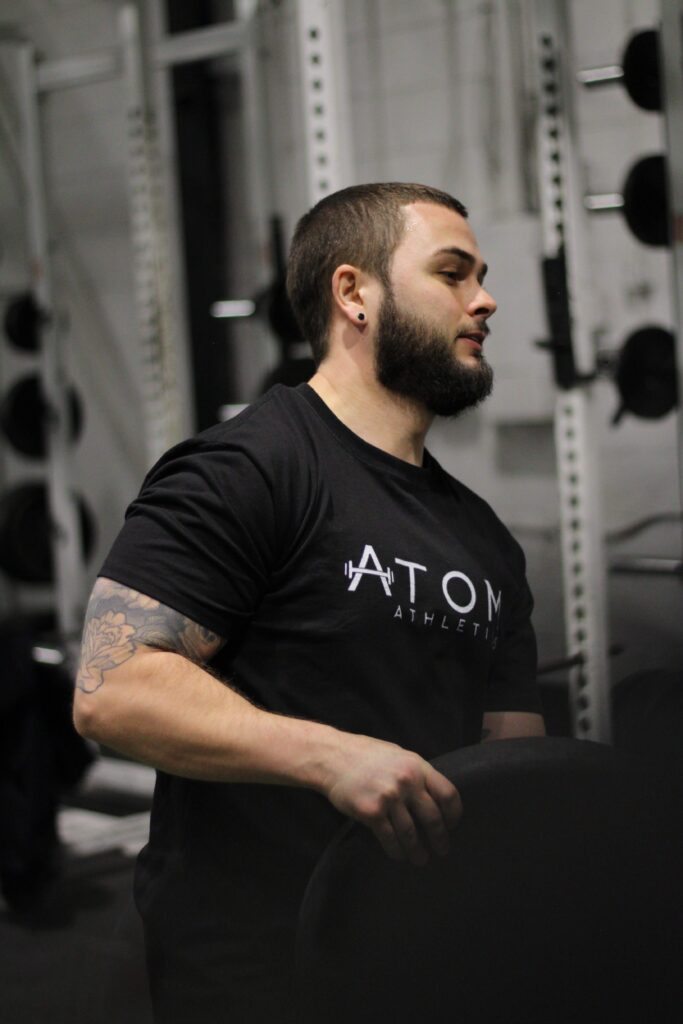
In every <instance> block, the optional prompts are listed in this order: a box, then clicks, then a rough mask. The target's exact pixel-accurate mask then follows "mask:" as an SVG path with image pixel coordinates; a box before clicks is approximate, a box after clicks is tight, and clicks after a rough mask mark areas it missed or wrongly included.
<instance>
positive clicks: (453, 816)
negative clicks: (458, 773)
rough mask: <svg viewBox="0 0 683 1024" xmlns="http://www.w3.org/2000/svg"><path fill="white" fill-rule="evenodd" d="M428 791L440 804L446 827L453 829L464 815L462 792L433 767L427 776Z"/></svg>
mask: <svg viewBox="0 0 683 1024" xmlns="http://www.w3.org/2000/svg"><path fill="white" fill-rule="evenodd" d="M425 785H426V787H427V792H428V793H429V794H430V796H431V797H433V799H434V800H435V801H436V803H437V804H438V805H439V809H440V810H441V813H442V815H443V820H444V822H445V825H446V828H448V829H452V828H455V826H456V825H457V824H458V822H459V821H460V819H461V817H462V800H461V799H460V793H458V791H457V789H456V788H455V786H454V785H453V783H452V782H451V781H450V779H447V778H446V776H445V775H442V774H441V772H437V770H436V769H435V768H432V769H431V771H430V772H428V774H427V776H426V778H425Z"/></svg>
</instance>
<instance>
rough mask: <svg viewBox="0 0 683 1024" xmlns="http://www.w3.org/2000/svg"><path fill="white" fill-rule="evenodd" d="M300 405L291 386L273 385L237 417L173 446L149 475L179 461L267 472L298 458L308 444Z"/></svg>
mask: <svg viewBox="0 0 683 1024" xmlns="http://www.w3.org/2000/svg"><path fill="white" fill-rule="evenodd" d="M305 407H306V403H305V402H303V401H302V400H301V398H300V397H298V396H297V395H296V391H295V389H294V388H288V387H284V386H283V385H276V386H275V387H273V388H271V389H270V391H268V392H267V393H266V394H265V395H262V396H260V397H259V398H257V399H256V400H255V401H254V402H252V403H250V404H249V405H247V406H245V407H244V408H243V409H242V410H241V411H240V412H238V413H237V414H236V415H234V416H232V417H230V418H229V419H226V420H222V421H221V422H220V423H216V424H214V425H213V426H211V427H208V428H207V429H206V430H203V431H201V432H200V433H198V434H195V435H194V436H192V437H189V438H186V439H185V440H183V441H181V442H180V443H179V444H176V445H174V447H172V448H170V449H169V450H168V451H167V452H166V453H165V454H164V455H163V456H162V457H161V459H160V460H159V462H158V463H157V464H156V465H155V466H154V467H153V469H152V470H151V473H152V474H153V475H156V474H157V473H158V472H159V471H162V472H163V471H165V470H167V469H169V468H170V467H171V466H177V465H178V464H179V462H183V463H185V464H188V463H190V462H195V461H198V462H199V463H203V464H204V465H206V466H207V467H208V466H215V467H216V468H220V467H221V466H226V467H227V466H230V467H231V468H234V467H235V466H236V465H238V464H240V463H244V464H250V465H252V466H254V467H260V468H261V469H263V470H268V468H271V469H274V468H276V467H278V466H282V465H283V464H289V463H293V462H295V461H297V460H298V461H303V460H305V457H306V451H307V447H308V446H307V444H306V431H307V427H306V408H305Z"/></svg>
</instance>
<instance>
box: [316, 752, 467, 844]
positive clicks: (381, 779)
mask: <svg viewBox="0 0 683 1024" xmlns="http://www.w3.org/2000/svg"><path fill="white" fill-rule="evenodd" d="M345 740H348V741H349V742H348V743H345V749H344V754H343V757H342V763H341V767H340V768H339V769H338V770H337V771H336V773H335V774H334V777H333V778H332V780H331V782H330V783H329V784H328V785H327V786H326V787H325V789H324V790H323V792H324V793H325V795H326V796H327V798H328V799H329V800H330V802H331V803H332V804H333V805H334V806H335V807H336V808H337V810H339V811H341V812H342V813H343V814H346V815H348V816H349V817H351V818H354V819H355V820H356V821H360V822H362V824H364V825H367V826H368V828H370V829H371V830H372V832H373V833H374V834H375V836H376V837H377V839H378V840H379V842H380V843H381V845H382V847H383V849H384V850H385V852H386V853H387V854H388V855H389V856H390V857H392V858H393V859H394V860H409V861H411V863H413V864H426V863H427V861H428V860H429V856H430V852H431V851H433V852H434V853H437V854H440V855H444V854H446V853H447V852H448V846H449V843H448V833H449V831H450V830H451V829H452V828H454V827H455V825H457V823H458V821H459V820H460V817H461V815H462V801H461V799H460V794H459V793H458V791H457V789H456V788H455V786H454V785H453V783H452V782H450V781H449V780H448V779H447V778H446V777H445V775H442V774H441V773H440V772H438V771H436V769H435V768H433V767H432V766H431V765H430V764H429V762H428V761H425V760H423V758H421V757H420V756H419V755H418V754H414V753H412V752H411V751H409V750H404V749H403V748H402V747H399V746H397V745H396V744H394V743H385V742H384V741H383V740H376V739H371V738H370V737H369V736H357V735H351V734H346V735H345Z"/></svg>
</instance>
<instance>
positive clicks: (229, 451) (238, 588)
mask: <svg viewBox="0 0 683 1024" xmlns="http://www.w3.org/2000/svg"><path fill="white" fill-rule="evenodd" d="M279 540H280V538H279V536H278V530H277V528H276V516H275V498H274V487H273V482H272V480H271V479H269V477H268V473H267V471H266V470H265V469H264V467H263V465H262V464H260V463H259V461H258V460H257V459H255V458H254V456H253V453H251V452H249V451H248V450H245V448H244V447H240V446H238V445H231V444H229V443H223V444H216V443H213V444H207V443H203V442H201V441H199V440H195V441H189V442H184V443H183V444H181V445H179V446H177V448H175V449H172V450H171V452H169V453H167V454H166V455H165V456H164V457H163V458H162V459H161V460H160V462H158V463H157V465H156V466H155V467H154V468H153V469H152V470H151V471H150V473H149V474H148V476H147V478H146V479H145V482H144V484H143V486H142V490H141V491H140V494H139V496H138V497H137V498H136V499H135V501H133V503H132V504H131V505H130V507H129V508H128V510H127V513H126V520H125V523H124V526H123V528H122V530H121V532H120V533H119V535H118V537H117V538H116V540H115V541H114V544H113V547H112V549H111V551H110V552H109V555H108V556H107V559H106V561H105V562H104V565H103V566H102V569H101V572H100V575H102V576H107V577H110V578H111V579H114V580H116V581H117V582H119V583H123V584H124V585H125V586H129V587H131V588H133V589H135V590H139V591H141V592H142V593H144V594H148V595H149V596H151V597H154V598H156V600H158V601H161V602H162V603H163V604H167V605H169V607H171V608H174V609H176V611H179V612H181V613H182V614H184V615H187V616H188V617H189V618H191V619H193V620H194V621H195V622H198V623H199V624H200V625H203V626H206V627H207V628H208V629H211V630H213V631H214V632H215V633H217V634H218V635H219V636H222V637H224V638H226V639H227V638H228V637H229V636H230V634H231V631H232V628H233V627H234V626H235V624H236V621H237V620H240V621H243V620H244V619H245V618H247V617H249V616H250V615H252V614H253V612H254V611H255V609H256V608H257V606H258V604H259V601H260V599H261V596H262V594H263V592H264V589H265V586H266V583H267V580H268V577H269V575H270V572H271V571H272V567H273V565H274V563H275V561H276V558H277V550H278V546H279Z"/></svg>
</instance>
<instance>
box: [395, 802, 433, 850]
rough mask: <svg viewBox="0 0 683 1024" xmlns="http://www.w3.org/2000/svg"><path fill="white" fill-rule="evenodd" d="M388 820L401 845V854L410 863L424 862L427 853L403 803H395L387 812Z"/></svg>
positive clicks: (411, 817)
mask: <svg viewBox="0 0 683 1024" xmlns="http://www.w3.org/2000/svg"><path fill="white" fill-rule="evenodd" d="M389 820H390V821H391V824H392V825H393V828H394V832H395V834H396V836H397V838H398V841H399V843H400V845H401V849H402V851H403V855H404V856H405V857H406V858H407V859H408V860H409V861H410V862H411V864H426V863H427V861H428V860H429V853H428V851H427V849H426V848H425V845H424V843H423V841H422V838H421V837H420V834H419V832H418V830H417V827H416V825H415V821H414V820H413V816H412V815H411V813H410V811H409V810H408V808H407V807H406V806H405V804H403V803H396V804H394V806H393V807H392V808H391V810H390V812H389Z"/></svg>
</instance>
